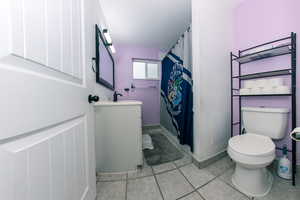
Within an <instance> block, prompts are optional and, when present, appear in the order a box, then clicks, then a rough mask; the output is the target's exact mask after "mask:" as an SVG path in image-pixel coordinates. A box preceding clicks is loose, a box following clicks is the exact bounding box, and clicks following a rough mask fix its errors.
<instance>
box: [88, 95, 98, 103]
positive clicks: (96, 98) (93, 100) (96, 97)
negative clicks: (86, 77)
mask: <svg viewBox="0 0 300 200" xmlns="http://www.w3.org/2000/svg"><path fill="white" fill-rule="evenodd" d="M88 100H89V103H93V102H97V101H99V97H98V96H97V95H95V96H93V95H91V94H90V95H89V99H88Z"/></svg>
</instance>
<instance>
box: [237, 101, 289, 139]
mask: <svg viewBox="0 0 300 200" xmlns="http://www.w3.org/2000/svg"><path fill="white" fill-rule="evenodd" d="M288 113H289V110H288V109H286V108H266V107H242V119H243V125H244V128H245V129H246V132H248V133H254V134H259V135H265V136H268V137H270V138H272V139H282V138H284V137H285V135H286V131H287V130H286V129H287V124H288V123H287V122H288Z"/></svg>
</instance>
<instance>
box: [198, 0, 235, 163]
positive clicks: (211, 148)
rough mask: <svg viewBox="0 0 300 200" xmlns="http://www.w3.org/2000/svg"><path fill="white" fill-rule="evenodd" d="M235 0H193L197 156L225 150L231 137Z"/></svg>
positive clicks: (201, 158) (204, 158)
mask: <svg viewBox="0 0 300 200" xmlns="http://www.w3.org/2000/svg"><path fill="white" fill-rule="evenodd" d="M232 6H233V0H225V1H220V0H210V1H207V0H192V27H193V79H194V87H193V90H194V147H195V151H194V156H195V158H196V159H197V160H198V161H203V160H207V159H208V158H210V157H212V156H214V155H216V154H218V153H220V152H222V151H224V150H225V149H226V147H227V141H228V139H229V137H230V56H229V55H230V51H231V44H232V42H231V41H232V38H231V37H232Z"/></svg>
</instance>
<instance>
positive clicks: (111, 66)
mask: <svg viewBox="0 0 300 200" xmlns="http://www.w3.org/2000/svg"><path fill="white" fill-rule="evenodd" d="M95 29H96V82H97V83H99V84H101V85H103V86H104V87H106V88H108V89H110V90H114V89H115V62H114V59H113V56H112V55H111V52H110V51H109V48H108V47H109V45H111V44H108V43H107V41H106V40H105V38H104V36H103V34H102V32H101V30H100V28H99V27H98V25H97V24H96V25H95Z"/></svg>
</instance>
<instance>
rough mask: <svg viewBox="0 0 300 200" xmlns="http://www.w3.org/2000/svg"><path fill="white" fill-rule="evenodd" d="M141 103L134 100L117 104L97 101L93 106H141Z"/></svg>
mask: <svg viewBox="0 0 300 200" xmlns="http://www.w3.org/2000/svg"><path fill="white" fill-rule="evenodd" d="M142 104H143V103H142V102H141V101H134V100H120V101H117V102H113V101H99V102H97V103H95V104H94V106H129V105H142Z"/></svg>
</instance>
